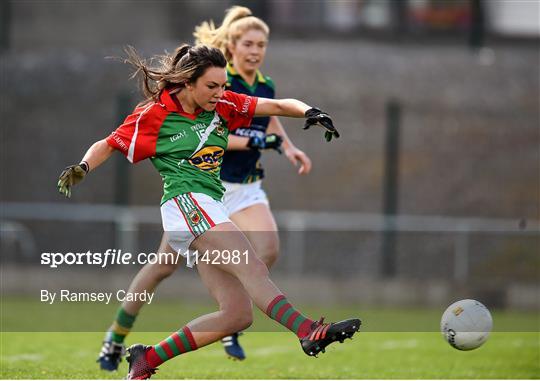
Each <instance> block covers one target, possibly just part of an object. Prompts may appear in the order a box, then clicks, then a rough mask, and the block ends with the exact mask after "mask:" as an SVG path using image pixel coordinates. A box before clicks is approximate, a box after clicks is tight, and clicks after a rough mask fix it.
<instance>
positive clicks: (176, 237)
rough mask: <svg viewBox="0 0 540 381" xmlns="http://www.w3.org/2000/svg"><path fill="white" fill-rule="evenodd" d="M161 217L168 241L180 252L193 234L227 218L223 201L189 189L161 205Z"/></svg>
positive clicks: (183, 251)
mask: <svg viewBox="0 0 540 381" xmlns="http://www.w3.org/2000/svg"><path fill="white" fill-rule="evenodd" d="M161 220H162V222H163V230H164V231H165V233H166V234H167V240H168V242H169V245H171V247H172V249H173V250H174V251H176V252H178V253H180V254H182V255H184V254H187V251H188V249H189V246H190V245H191V243H192V242H193V240H194V239H195V238H197V237H198V236H200V235H201V234H203V233H204V232H206V231H207V230H210V229H211V228H213V227H214V226H216V225H218V224H221V223H224V222H230V221H231V220H229V217H228V213H227V209H226V208H225V206H224V205H223V203H221V202H219V201H216V200H214V199H213V198H212V197H210V196H207V195H205V194H203V193H191V192H190V193H185V194H181V195H179V196H176V197H173V198H171V199H170V200H168V201H167V202H165V203H164V204H163V205H161ZM190 267H191V266H190Z"/></svg>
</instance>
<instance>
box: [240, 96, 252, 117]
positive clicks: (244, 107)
mask: <svg viewBox="0 0 540 381" xmlns="http://www.w3.org/2000/svg"><path fill="white" fill-rule="evenodd" d="M250 104H251V97H246V100H245V101H244V104H243V105H242V114H247V112H248V110H249V105H250Z"/></svg>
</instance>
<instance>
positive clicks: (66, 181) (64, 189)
mask: <svg viewBox="0 0 540 381" xmlns="http://www.w3.org/2000/svg"><path fill="white" fill-rule="evenodd" d="M88 170H89V168H88V163H87V162H86V161H83V162H82V163H80V164H77V165H70V166H69V167H66V169H64V170H63V171H62V173H61V174H60V177H59V178H58V184H57V186H58V191H59V192H60V193H62V194H63V195H64V196H66V197H67V198H69V197H71V188H72V187H73V185H75V184H78V183H80V182H81V181H82V180H83V179H84V176H86V174H87V173H88Z"/></svg>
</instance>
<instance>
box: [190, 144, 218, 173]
mask: <svg viewBox="0 0 540 381" xmlns="http://www.w3.org/2000/svg"><path fill="white" fill-rule="evenodd" d="M224 153H225V151H224V150H223V148H221V147H218V146H209V147H204V148H201V149H200V150H199V151H197V152H195V153H194V154H193V156H191V158H190V159H189V160H188V161H189V163H190V164H191V165H193V166H195V167H197V168H199V169H201V170H203V171H215V170H217V168H218V167H219V164H220V163H221V158H222V157H223V154H224Z"/></svg>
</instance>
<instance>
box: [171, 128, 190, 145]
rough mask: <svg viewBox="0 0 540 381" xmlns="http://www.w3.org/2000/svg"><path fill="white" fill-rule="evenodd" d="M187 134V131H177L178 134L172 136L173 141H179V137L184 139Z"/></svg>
mask: <svg viewBox="0 0 540 381" xmlns="http://www.w3.org/2000/svg"><path fill="white" fill-rule="evenodd" d="M186 136H187V133H186V131H180V132H179V133H177V134H176V135H174V136H171V142H172V143H174V142H175V141H177V140H178V139H183V138H185V137H186Z"/></svg>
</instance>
